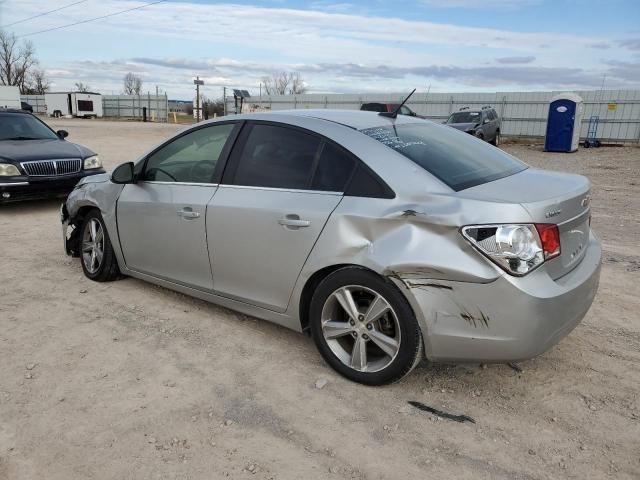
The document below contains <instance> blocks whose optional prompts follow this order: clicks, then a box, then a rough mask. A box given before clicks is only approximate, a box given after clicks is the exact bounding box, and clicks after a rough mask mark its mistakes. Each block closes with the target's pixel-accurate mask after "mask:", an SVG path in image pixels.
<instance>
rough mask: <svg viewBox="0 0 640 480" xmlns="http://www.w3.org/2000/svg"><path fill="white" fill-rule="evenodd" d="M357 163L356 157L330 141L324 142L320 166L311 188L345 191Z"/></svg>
mask: <svg viewBox="0 0 640 480" xmlns="http://www.w3.org/2000/svg"><path fill="white" fill-rule="evenodd" d="M355 165H356V161H355V159H354V158H353V157H352V156H351V155H349V154H348V153H347V152H345V151H344V150H342V149H339V148H338V147H336V146H335V145H332V144H330V143H324V145H323V146H322V152H321V153H320V158H319V159H318V167H317V168H316V170H315V172H314V174H313V180H312V182H311V189H312V190H324V191H327V192H344V188H345V186H346V185H347V182H348V181H349V179H350V178H351V174H352V173H353V169H354V168H355Z"/></svg>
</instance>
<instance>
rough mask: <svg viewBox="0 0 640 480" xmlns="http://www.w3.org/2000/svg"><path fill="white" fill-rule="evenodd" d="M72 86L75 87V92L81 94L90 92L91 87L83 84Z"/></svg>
mask: <svg viewBox="0 0 640 480" xmlns="http://www.w3.org/2000/svg"><path fill="white" fill-rule="evenodd" d="M74 86H75V87H76V91H78V92H81V93H86V92H88V91H89V90H91V87H90V86H89V85H87V84H86V83H83V82H76V83H74Z"/></svg>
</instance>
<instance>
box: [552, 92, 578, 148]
mask: <svg viewBox="0 0 640 480" xmlns="http://www.w3.org/2000/svg"><path fill="white" fill-rule="evenodd" d="M583 115H584V103H583V101H582V98H580V96H579V95H576V94H575V93H563V94H561V95H556V96H555V97H553V98H552V99H551V103H550V104H549V116H548V117H547V133H546V135H545V139H544V149H545V150H546V151H547V152H575V151H576V150H577V149H578V144H579V143H580V126H581V125H582V116H583Z"/></svg>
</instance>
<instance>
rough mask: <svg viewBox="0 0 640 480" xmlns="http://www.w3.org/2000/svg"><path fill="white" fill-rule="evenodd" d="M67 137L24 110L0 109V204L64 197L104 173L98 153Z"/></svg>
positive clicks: (64, 133)
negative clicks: (69, 140) (85, 179)
mask: <svg viewBox="0 0 640 480" xmlns="http://www.w3.org/2000/svg"><path fill="white" fill-rule="evenodd" d="M67 136H68V133H67V132H66V131H65V130H58V131H57V132H54V131H53V130H52V129H51V128H50V127H49V126H48V125H47V124H46V123H44V122H43V121H41V120H40V119H39V118H37V117H35V116H34V115H33V114H31V113H28V112H26V111H24V110H17V109H0V203H6V202H14V201H18V200H27V199H38V198H47V197H59V196H65V195H67V194H68V193H69V192H70V191H71V190H73V188H74V187H75V185H76V183H78V180H80V179H82V178H84V177H87V176H91V175H96V174H99V173H104V169H103V168H102V163H101V162H100V158H99V157H98V155H96V153H95V152H93V151H91V150H89V149H88V148H87V147H83V146H82V145H77V144H75V143H71V142H68V141H66V140H65V138H66V137H67Z"/></svg>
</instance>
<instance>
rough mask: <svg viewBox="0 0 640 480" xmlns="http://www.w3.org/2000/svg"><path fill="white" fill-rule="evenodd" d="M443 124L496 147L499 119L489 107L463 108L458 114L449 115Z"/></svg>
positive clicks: (498, 136)
mask: <svg viewBox="0 0 640 480" xmlns="http://www.w3.org/2000/svg"><path fill="white" fill-rule="evenodd" d="M445 124H446V125H449V126H450V127H453V128H455V129H457V130H462V131H463V132H466V133H469V134H471V135H474V136H476V137H477V138H479V139H480V140H484V141H485V142H489V143H490V144H491V145H497V144H498V142H499V139H500V117H499V116H498V113H497V112H496V111H495V109H494V108H492V107H489V106H485V107H482V108H481V109H474V110H471V109H469V107H463V108H461V109H460V111H459V112H455V113H452V114H451V115H449V118H448V119H447V121H446V122H445Z"/></svg>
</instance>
